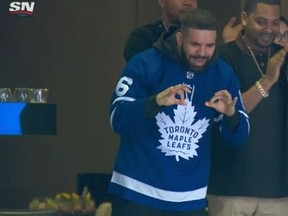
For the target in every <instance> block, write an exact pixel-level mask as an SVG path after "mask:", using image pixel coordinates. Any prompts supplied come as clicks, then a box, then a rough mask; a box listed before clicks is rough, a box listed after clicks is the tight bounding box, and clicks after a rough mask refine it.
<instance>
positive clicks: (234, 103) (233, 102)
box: [231, 97, 238, 107]
mask: <svg viewBox="0 0 288 216" xmlns="http://www.w3.org/2000/svg"><path fill="white" fill-rule="evenodd" d="M237 100H238V97H235V98H234V99H233V101H232V104H231V105H233V106H234V107H235V105H236V103H237Z"/></svg>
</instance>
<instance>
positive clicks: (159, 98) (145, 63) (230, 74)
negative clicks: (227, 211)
mask: <svg viewBox="0 0 288 216" xmlns="http://www.w3.org/2000/svg"><path fill="white" fill-rule="evenodd" d="M215 43H216V20H215V18H214V17H213V16H212V15H211V14H210V13H209V12H207V11H206V10H201V9H194V10H192V11H188V12H187V14H186V15H185V18H184V20H183V23H182V26H181V29H175V30H174V31H171V32H167V33H166V34H165V35H163V37H162V38H160V40H159V41H157V42H156V43H155V45H154V47H153V48H151V49H149V50H147V51H144V52H142V53H139V54H137V55H135V56H134V57H133V58H132V59H131V60H130V61H129V62H128V64H127V65H126V67H125V68H124V70H123V72H122V75H121V77H120V79H119V81H118V83H117V85H116V88H115V92H114V94H113V96H112V102H111V108H110V121H111V126H112V128H113V130H114V131H115V132H116V133H119V134H120V135H121V141H120V142H121V143H120V146H119V150H118V154H117V158H116V162H115V168H114V171H113V175H112V179H111V182H110V186H109V192H110V193H112V194H114V195H115V197H116V198H115V200H114V201H113V205H112V206H113V212H112V215H113V216H148V215H149V216H160V215H161V216H169V215H173V216H203V215H207V212H206V210H205V208H206V205H207V204H206V191H207V183H208V178H209V169H210V144H211V129H212V126H215V127H218V128H219V130H220V131H221V134H223V136H224V137H225V139H226V140H227V141H228V142H229V143H231V145H235V146H240V145H242V144H244V143H245V142H246V140H247V137H248V134H249V121H248V117H247V115H246V113H245V111H244V108H243V104H242V100H241V94H240V91H239V84H238V80H237V78H236V76H235V74H234V71H233V70H232V68H231V67H230V66H228V65H227V64H226V63H225V62H224V61H222V60H219V59H218V58H217V56H216V53H215Z"/></svg>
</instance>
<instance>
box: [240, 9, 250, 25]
mask: <svg viewBox="0 0 288 216" xmlns="http://www.w3.org/2000/svg"><path fill="white" fill-rule="evenodd" d="M247 19H248V15H247V13H246V12H245V11H243V12H242V13H241V23H242V26H243V27H246V25H247Z"/></svg>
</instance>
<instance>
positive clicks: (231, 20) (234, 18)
mask: <svg viewBox="0 0 288 216" xmlns="http://www.w3.org/2000/svg"><path fill="white" fill-rule="evenodd" d="M235 23H236V17H231V18H230V19H229V21H228V23H227V24H226V26H233V25H234V24H235Z"/></svg>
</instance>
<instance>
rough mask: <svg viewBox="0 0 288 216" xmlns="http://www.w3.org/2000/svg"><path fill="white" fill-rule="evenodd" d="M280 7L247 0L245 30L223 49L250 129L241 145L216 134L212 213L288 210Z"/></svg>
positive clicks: (279, 213) (272, 1) (273, 0)
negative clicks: (278, 40) (278, 38)
mask: <svg viewBox="0 0 288 216" xmlns="http://www.w3.org/2000/svg"><path fill="white" fill-rule="evenodd" d="M280 9H281V8H280V1H278V0H247V1H246V4H245V8H244V11H243V12H242V15H241V18H242V25H243V31H242V32H241V33H240V35H239V36H238V38H237V39H236V40H235V41H232V42H230V43H227V44H224V45H223V46H222V47H221V48H220V50H219V53H220V56H221V57H222V58H223V59H224V60H225V61H226V62H227V63H229V64H230V65H231V66H232V67H233V68H234V70H235V72H236V74H237V76H238V78H239V80H240V86H241V92H242V98H243V102H244V105H245V108H246V111H247V112H248V113H249V118H250V122H251V133H250V136H249V139H248V143H247V145H245V146H244V147H243V148H241V149H237V148H230V146H228V145H227V144H226V143H225V142H224V141H223V139H221V137H219V136H217V134H216V135H215V137H214V139H213V141H215V142H213V145H212V146H213V149H212V162H211V177H210V184H209V190H208V194H210V195H208V204H209V214H210V215H211V216H236V215H237V216H239V215H245V216H252V215H253V216H264V215H265V216H266V215H273V216H287V212H288V191H287V184H288V181H287V179H285V175H287V171H288V170H287V165H286V164H287V159H286V158H287V145H288V143H287V141H285V136H287V134H286V132H287V123H288V122H287V120H286V119H287V96H288V94H287V80H286V78H285V68H286V66H285V65H283V64H284V60H285V56H286V53H287V51H285V50H284V49H283V48H282V47H281V46H279V45H276V44H275V43H273V42H274V40H275V38H276V36H277V35H278V32H279V23H280ZM285 64H287V59H286V63H285Z"/></svg>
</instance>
